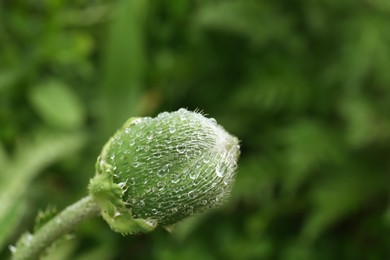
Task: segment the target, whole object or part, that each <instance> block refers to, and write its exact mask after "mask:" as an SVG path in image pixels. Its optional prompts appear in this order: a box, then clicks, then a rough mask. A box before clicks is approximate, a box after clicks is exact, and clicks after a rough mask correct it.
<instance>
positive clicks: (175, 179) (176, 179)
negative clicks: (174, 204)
mask: <svg viewBox="0 0 390 260" xmlns="http://www.w3.org/2000/svg"><path fill="white" fill-rule="evenodd" d="M179 181H180V177H179V175H178V174H172V180H171V182H172V183H178V182H179Z"/></svg>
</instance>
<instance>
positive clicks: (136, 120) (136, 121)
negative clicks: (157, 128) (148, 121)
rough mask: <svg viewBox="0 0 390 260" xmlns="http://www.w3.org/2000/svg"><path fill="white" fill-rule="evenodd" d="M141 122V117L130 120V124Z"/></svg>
mask: <svg viewBox="0 0 390 260" xmlns="http://www.w3.org/2000/svg"><path fill="white" fill-rule="evenodd" d="M141 122H142V118H136V119H134V120H133V121H131V123H130V124H131V125H138V124H139V123H141Z"/></svg>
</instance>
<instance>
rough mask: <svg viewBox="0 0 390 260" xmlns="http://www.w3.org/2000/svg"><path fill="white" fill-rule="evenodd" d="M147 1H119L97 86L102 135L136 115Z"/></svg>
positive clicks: (142, 75) (143, 61)
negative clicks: (99, 89) (100, 77)
mask: <svg viewBox="0 0 390 260" xmlns="http://www.w3.org/2000/svg"><path fill="white" fill-rule="evenodd" d="M148 7H149V1H126V0H122V1H119V4H118V6H117V7H116V8H117V16H116V17H115V20H114V21H113V23H112V25H111V28H110V29H111V32H110V36H109V39H108V47H107V49H106V50H105V60H104V68H103V69H104V70H103V77H102V78H103V80H102V84H101V93H100V94H101V102H102V103H101V110H100V112H101V116H102V117H103V118H102V119H103V126H104V131H105V132H104V135H106V136H108V135H110V134H111V133H112V132H113V131H114V130H115V129H116V128H117V127H118V126H119V125H120V124H121V123H122V122H124V121H125V120H126V119H127V118H128V117H129V115H137V114H138V113H136V112H137V108H138V107H137V106H138V104H139V101H140V100H141V97H140V94H141V89H142V88H143V86H144V80H145V70H146V68H145V67H146V57H145V56H146V53H145V46H146V44H147V43H146V40H145V25H146V18H147V12H148Z"/></svg>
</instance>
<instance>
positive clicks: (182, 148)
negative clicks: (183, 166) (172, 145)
mask: <svg viewBox="0 0 390 260" xmlns="http://www.w3.org/2000/svg"><path fill="white" fill-rule="evenodd" d="M176 151H177V152H178V153H180V154H183V153H185V152H186V147H185V145H183V144H179V145H177V146H176Z"/></svg>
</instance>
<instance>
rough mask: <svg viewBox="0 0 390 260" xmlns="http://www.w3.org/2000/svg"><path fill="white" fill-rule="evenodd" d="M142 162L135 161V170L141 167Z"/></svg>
mask: <svg viewBox="0 0 390 260" xmlns="http://www.w3.org/2000/svg"><path fill="white" fill-rule="evenodd" d="M140 164H141V163H140V162H137V161H135V162H133V167H134V168H137V167H138V166H140Z"/></svg>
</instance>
